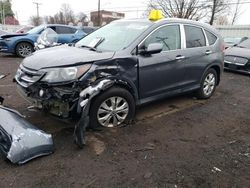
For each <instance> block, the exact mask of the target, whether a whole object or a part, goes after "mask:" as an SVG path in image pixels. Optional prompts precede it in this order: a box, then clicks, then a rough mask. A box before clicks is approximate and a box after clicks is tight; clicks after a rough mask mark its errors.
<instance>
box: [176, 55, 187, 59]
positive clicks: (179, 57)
mask: <svg viewBox="0 0 250 188" xmlns="http://www.w3.org/2000/svg"><path fill="white" fill-rule="evenodd" d="M185 58H186V57H185V56H184V55H177V56H176V58H175V59H176V60H182V59H185Z"/></svg>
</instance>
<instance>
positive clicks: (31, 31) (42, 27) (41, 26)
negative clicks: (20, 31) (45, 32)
mask: <svg viewBox="0 0 250 188" xmlns="http://www.w3.org/2000/svg"><path fill="white" fill-rule="evenodd" d="M44 28H45V26H44V25H40V26H37V27H34V28H33V29H31V30H29V31H28V32H27V33H29V34H39V32H40V31H41V30H42V29H44Z"/></svg>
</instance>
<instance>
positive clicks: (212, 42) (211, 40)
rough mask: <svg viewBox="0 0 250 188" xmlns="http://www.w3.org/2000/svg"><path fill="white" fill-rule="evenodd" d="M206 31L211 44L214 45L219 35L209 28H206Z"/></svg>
mask: <svg viewBox="0 0 250 188" xmlns="http://www.w3.org/2000/svg"><path fill="white" fill-rule="evenodd" d="M205 33H206V35H207V40H208V43H209V45H213V44H214V43H215V42H216V40H217V37H216V36H215V35H214V34H213V33H211V32H209V31H207V30H205Z"/></svg>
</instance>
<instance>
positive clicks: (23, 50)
mask: <svg viewBox="0 0 250 188" xmlns="http://www.w3.org/2000/svg"><path fill="white" fill-rule="evenodd" d="M33 51H34V48H33V46H32V44H30V43H28V42H20V43H19V44H17V46H16V55H17V56H19V57H22V58H24V57H27V56H29V55H31V54H32V52H33Z"/></svg>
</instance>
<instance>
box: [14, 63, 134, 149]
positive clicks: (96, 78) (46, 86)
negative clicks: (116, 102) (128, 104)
mask: <svg viewBox="0 0 250 188" xmlns="http://www.w3.org/2000/svg"><path fill="white" fill-rule="evenodd" d="M128 62H130V63H128ZM136 63H137V61H136V60H134V59H133V60H131V59H126V60H124V61H120V62H119V63H118V61H117V60H111V59H108V60H103V61H99V62H98V63H92V64H91V63H90V62H89V63H88V64H91V67H90V68H89V70H88V71H86V72H85V73H84V74H83V75H82V76H81V77H80V78H78V79H75V80H72V81H70V82H61V83H56V84H52V83H46V82H43V81H42V80H43V77H44V76H45V75H44V74H46V73H42V72H40V71H39V70H37V71H34V70H33V69H30V68H27V67H25V66H24V65H25V64H24V65H23V64H21V66H20V67H19V70H18V72H17V75H16V76H15V81H16V82H17V85H18V88H19V91H20V93H21V95H22V96H24V97H25V98H26V99H28V100H29V101H30V102H32V103H33V105H34V106H35V107H38V108H40V109H43V110H45V111H47V112H49V113H51V114H53V115H56V116H59V117H60V118H72V117H73V118H77V119H78V122H77V124H76V125H75V131H74V140H75V143H76V144H77V145H78V146H79V147H80V148H82V147H83V146H84V145H85V140H84V133H85V130H86V128H87V127H88V126H89V109H90V105H91V102H92V100H93V98H94V97H96V96H97V95H98V94H99V93H100V92H102V91H104V90H106V89H108V88H110V87H111V86H112V85H114V84H118V85H125V87H129V86H128V85H129V84H128V83H127V82H126V81H124V80H123V81H122V80H121V79H119V78H120V77H123V78H127V77H129V78H130V79H131V78H132V79H133V80H136V75H137V74H136V73H137V69H136V67H135V65H136ZM127 80H128V79H127ZM91 128H95V127H91Z"/></svg>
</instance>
